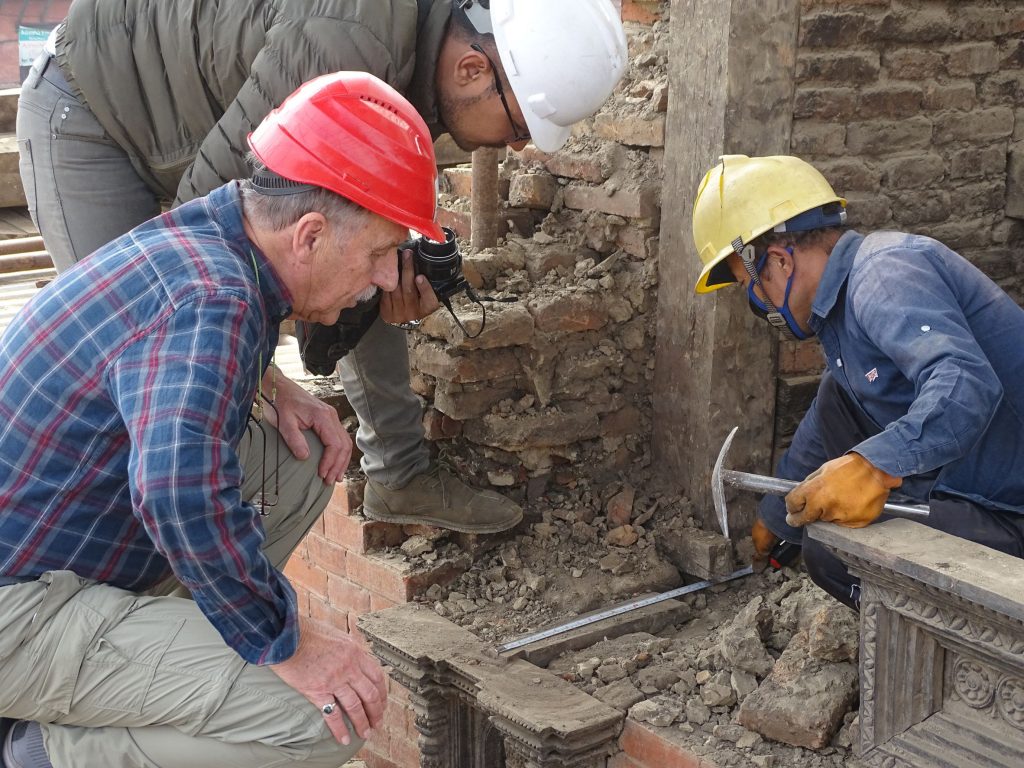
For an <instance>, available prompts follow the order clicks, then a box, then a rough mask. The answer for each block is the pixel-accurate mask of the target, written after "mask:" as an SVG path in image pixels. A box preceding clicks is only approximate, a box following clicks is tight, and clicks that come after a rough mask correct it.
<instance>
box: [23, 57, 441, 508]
mask: <svg viewBox="0 0 1024 768" xmlns="http://www.w3.org/2000/svg"><path fill="white" fill-rule="evenodd" d="M17 130H18V148H19V150H20V156H21V165H20V169H21V180H22V183H23V184H24V186H25V196H26V198H27V201H28V208H29V213H30V214H31V215H32V219H33V221H35V223H36V226H37V227H38V228H39V232H40V234H41V235H42V236H43V241H44V242H45V244H46V248H47V250H48V251H49V252H50V256H51V257H52V258H53V263H54V265H55V266H56V268H57V271H58V272H62V271H64V270H65V269H68V268H70V267H71V266H72V265H73V264H74V263H75V262H77V261H80V260H81V259H83V258H85V257H86V256H88V255H89V254H90V253H92V252H93V251H94V250H96V249H97V248H99V247H100V246H102V245H105V244H106V243H108V242H109V241H111V240H113V239H114V238H116V237H119V236H120V235H123V234H124V233H125V232H127V231H129V230H130V229H132V228H133V227H136V226H138V225H139V224H141V223H142V222H144V221H146V220H147V219H150V218H152V217H153V216H156V215H157V214H158V213H160V200H159V199H158V197H157V195H156V194H154V192H153V190H152V189H150V188H149V187H148V186H147V185H146V183H145V182H144V181H143V180H142V178H141V177H140V176H139V174H138V173H137V172H136V170H135V167H134V165H133V164H132V159H131V157H130V156H129V155H128V153H127V152H125V151H124V150H123V149H122V148H121V147H120V146H119V145H118V144H116V143H115V142H114V141H113V139H111V138H110V136H109V135H108V134H107V132H106V131H105V130H104V128H103V126H101V125H100V124H99V122H98V121H97V120H96V117H95V116H94V115H93V113H92V111H91V110H90V109H89V107H88V106H87V105H86V104H84V103H83V102H82V101H81V100H79V99H78V98H77V97H75V96H74V95H73V94H72V93H71V91H70V89H69V88H68V86H67V83H66V82H65V81H64V78H63V76H62V75H61V73H60V70H59V68H58V67H57V64H56V62H55V61H53V60H52V59H50V57H49V56H48V55H46V54H44V55H43V56H41V57H40V58H39V59H38V60H36V62H35V64H34V65H33V67H32V71H31V73H30V74H29V76H28V77H27V78H26V80H25V83H24V84H23V85H22V88H21V98H20V99H19V101H18V127H17ZM339 373H340V376H341V381H342V384H343V385H344V387H345V394H346V395H347V397H348V399H349V402H350V403H351V404H352V408H353V409H354V410H355V412H356V416H357V417H358V418H359V430H358V432H357V433H356V444H357V445H358V446H359V450H360V451H362V453H363V458H362V468H363V471H364V472H365V473H366V475H367V477H370V478H372V479H373V480H375V481H376V482H378V483H381V484H382V485H384V486H386V487H388V488H401V487H403V486H404V485H405V484H406V483H408V482H409V481H410V480H412V478H413V477H415V476H416V475H418V474H420V473H421V472H423V471H425V470H426V469H427V466H428V464H429V452H428V450H427V446H426V443H425V442H424V439H423V424H422V409H421V407H420V403H419V400H418V399H417V398H416V396H415V395H414V394H413V392H412V390H411V389H410V385H409V352H408V348H407V345H406V338H405V332H404V331H402V330H400V329H398V328H394V327H392V326H390V325H388V324H387V323H385V322H383V321H381V320H378V321H377V323H376V324H375V325H374V326H373V328H372V329H371V330H370V331H369V332H368V333H367V334H366V336H364V337H363V339H362V340H361V341H360V343H359V345H358V346H357V347H356V349H355V350H353V351H352V352H350V353H349V354H348V356H347V357H346V358H345V359H344V360H342V362H341V364H340V366H339Z"/></svg>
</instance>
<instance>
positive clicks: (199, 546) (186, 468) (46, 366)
mask: <svg viewBox="0 0 1024 768" xmlns="http://www.w3.org/2000/svg"><path fill="white" fill-rule="evenodd" d="M257 270H258V278H257ZM290 301H291V299H290V297H289V295H288V293H287V291H286V289H285V288H284V286H283V285H282V284H281V283H280V281H279V280H278V278H277V277H276V275H275V273H274V270H273V269H272V268H271V266H270V265H269V263H268V262H267V261H266V260H265V259H264V258H263V256H262V254H261V253H260V252H259V250H258V249H257V248H256V247H255V246H254V245H253V244H252V243H250V241H249V240H248V238H247V237H246V235H245V231H244V229H243V227H242V215H241V204H240V202H239V194H238V188H237V184H236V183H234V182H232V183H229V184H227V185H225V186H223V187H220V188H219V189H216V190H214V191H213V192H212V193H211V194H210V195H208V196H207V197H205V198H200V199H198V200H195V201H193V202H191V203H188V204H186V205H183V206H181V207H180V208H178V209H176V210H174V211H172V212H171V213H168V214H165V215H164V216H161V217H158V218H156V219H153V220H152V221H149V222H147V223H145V224H143V225H141V226H139V227H137V228H136V229H134V230H132V231H131V232H129V233H128V234H126V235H124V236H122V237H120V238H118V239H117V240H115V241H113V242H112V243H110V244H109V245H107V246H105V247H103V248H101V249H100V250H99V251H97V252H96V253H95V254H93V255H92V256H90V257H89V258H88V259H86V260H85V261H83V262H81V263H80V264H78V265H76V266H75V267H74V268H73V269H71V270H68V271H67V272H65V273H63V274H61V275H60V276H59V277H58V278H57V279H56V280H54V282H53V283H52V284H51V285H49V286H47V287H46V288H44V289H43V290H42V291H40V292H39V293H38V294H37V295H36V296H35V297H34V298H33V299H32V301H30V302H29V303H28V304H27V305H26V306H25V308H24V309H23V310H22V311H21V312H20V313H19V314H18V315H17V317H15V319H14V320H13V322H12V323H11V325H10V327H9V328H8V329H7V331H6V332H5V333H4V334H3V336H2V337H0V575H5V576H15V577H22V578H34V577H37V576H39V575H40V574H42V573H43V572H45V571H51V570H70V571H73V572H74V573H76V574H78V575H80V576H83V577H85V578H88V579H93V580H95V581H98V582H104V583H107V584H112V585H114V586H117V587H122V588H124V589H127V590H132V591H142V590H146V589H148V588H150V587H153V586H154V585H156V584H158V583H159V582H161V581H162V580H164V579H166V578H167V577H169V576H170V575H171V574H172V573H173V574H174V575H175V576H177V578H178V579H179V580H180V581H181V582H182V583H183V584H184V585H185V586H186V587H188V589H189V590H191V592H192V594H193V596H194V598H195V601H196V603H197V604H198V606H199V607H200V608H201V609H202V611H203V612H204V614H205V615H206V616H207V617H208V618H209V620H210V622H211V623H212V624H213V626H214V627H216V628H217V630H218V631H219V632H220V633H221V635H222V636H223V637H224V640H225V642H227V644H228V645H230V646H231V647H232V648H234V649H235V650H236V651H237V652H238V654H239V655H240V656H241V657H242V658H243V659H245V660H246V661H248V662H251V663H255V664H267V663H276V662H279V661H283V660H285V659H287V658H288V657H290V656H291V655H292V654H293V653H294V651H295V648H296V645H297V642H298V631H297V609H296V600H295V593H294V592H293V590H292V588H291V586H290V585H289V584H288V582H287V580H286V579H285V578H284V577H283V576H282V575H281V574H280V573H279V572H278V571H277V570H276V569H275V568H273V567H272V566H271V564H270V563H269V562H268V561H267V559H266V557H265V556H264V555H263V553H262V551H261V549H260V546H261V544H262V542H263V540H264V532H263V527H262V524H261V522H260V517H259V514H258V512H257V511H256V509H254V508H253V507H252V506H251V505H250V504H248V503H247V502H246V501H245V500H243V499H242V497H241V493H240V486H241V483H242V467H241V465H240V463H239V458H238V452H237V449H238V446H239V443H240V441H241V439H242V436H243V434H244V432H245V429H246V423H247V419H248V416H249V413H250V409H251V406H252V403H253V398H254V396H255V394H256V389H257V383H258V380H259V378H260V376H261V374H262V373H263V371H262V370H261V369H260V365H261V363H262V365H263V366H264V367H265V366H266V365H267V364H268V362H269V360H270V359H271V356H272V353H273V350H274V347H275V345H276V343H277V327H278V324H279V323H280V321H281V320H282V319H284V318H285V317H287V316H288V315H289V314H290V312H291V307H290Z"/></svg>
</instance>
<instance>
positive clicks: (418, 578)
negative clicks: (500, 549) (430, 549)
mask: <svg viewBox="0 0 1024 768" xmlns="http://www.w3.org/2000/svg"><path fill="white" fill-rule="evenodd" d="M470 565H471V560H470V558H469V557H467V556H465V555H463V554H459V555H456V556H453V557H448V558H444V559H439V560H438V561H437V562H436V563H434V564H433V565H431V566H430V567H429V568H422V569H416V570H414V569H413V568H412V566H411V565H410V564H409V563H408V562H407V561H405V560H404V559H401V558H395V557H392V558H384V557H382V556H381V555H377V554H374V553H372V552H371V553H368V554H365V555H356V554H352V555H350V556H349V558H348V573H349V580H350V581H352V582H353V583H355V584H359V585H362V586H364V587H365V588H366V589H368V590H370V591H371V592H376V593H377V594H378V595H380V596H382V597H385V598H387V599H388V600H393V601H394V602H395V603H407V602H409V601H410V600H411V599H412V598H413V597H414V596H415V595H418V594H420V593H421V592H423V591H425V590H426V588H427V587H429V586H430V585H431V584H447V583H449V582H451V581H453V580H454V579H456V578H458V577H459V576H460V575H461V574H462V573H464V572H465V571H466V570H467V569H468V568H469V566H470Z"/></svg>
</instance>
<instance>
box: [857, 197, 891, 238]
mask: <svg viewBox="0 0 1024 768" xmlns="http://www.w3.org/2000/svg"><path fill="white" fill-rule="evenodd" d="M845 197H846V200H847V202H848V205H847V208H846V210H847V212H848V214H849V217H850V219H849V224H850V226H853V227H858V228H860V229H865V230H870V229H880V228H881V227H883V226H885V225H886V224H887V223H888V222H890V221H891V220H892V204H891V203H890V201H889V198H888V197H886V196H885V195H862V194H859V193H858V194H848V195H845Z"/></svg>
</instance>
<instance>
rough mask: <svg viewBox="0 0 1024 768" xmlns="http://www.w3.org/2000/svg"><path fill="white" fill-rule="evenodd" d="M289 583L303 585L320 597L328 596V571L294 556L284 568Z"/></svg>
mask: <svg viewBox="0 0 1024 768" xmlns="http://www.w3.org/2000/svg"><path fill="white" fill-rule="evenodd" d="M284 575H285V576H287V577H288V580H289V581H294V582H295V583H297V584H301V585H302V586H303V587H305V588H306V589H307V590H309V592H310V593H312V594H314V595H317V596H319V597H324V596H325V595H326V594H327V571H325V570H324V569H323V568H321V567H320V566H318V565H315V564H313V563H311V562H309V561H308V560H306V559H305V558H302V557H295V556H292V557H290V558H289V559H288V564H287V565H286V566H285V568H284Z"/></svg>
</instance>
